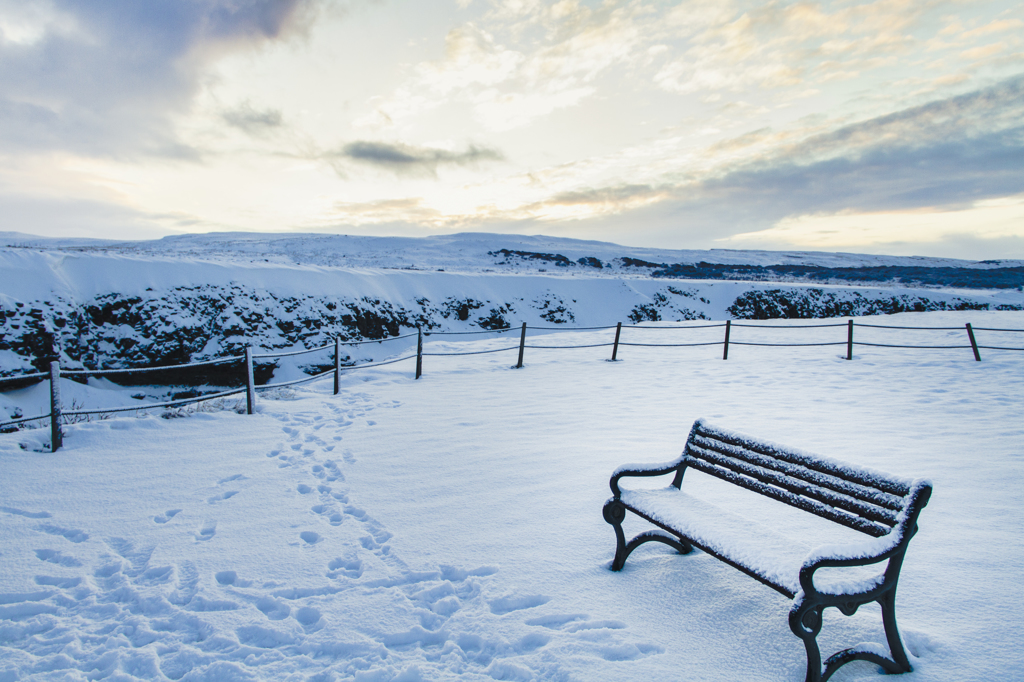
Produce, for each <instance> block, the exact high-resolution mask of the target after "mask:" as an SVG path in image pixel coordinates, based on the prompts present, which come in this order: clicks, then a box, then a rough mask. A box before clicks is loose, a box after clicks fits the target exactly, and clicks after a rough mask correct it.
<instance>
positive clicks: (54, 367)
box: [50, 360, 64, 452]
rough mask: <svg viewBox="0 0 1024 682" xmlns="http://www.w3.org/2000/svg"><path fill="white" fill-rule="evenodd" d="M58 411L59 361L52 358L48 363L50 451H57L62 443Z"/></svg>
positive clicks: (59, 406)
mask: <svg viewBox="0 0 1024 682" xmlns="http://www.w3.org/2000/svg"><path fill="white" fill-rule="evenodd" d="M60 412H61V404H60V362H59V361H57V360H54V361H53V362H51V363H50V452H57V450H59V449H60V447H61V446H62V445H64V432H63V431H62V430H61V425H60V419H61V414H60Z"/></svg>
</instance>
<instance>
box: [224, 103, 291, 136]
mask: <svg viewBox="0 0 1024 682" xmlns="http://www.w3.org/2000/svg"><path fill="white" fill-rule="evenodd" d="M221 117H222V118H223V119H224V122H225V123H227V124H228V125H230V126H234V127H235V128H238V129H240V130H242V131H244V132H246V133H248V134H250V135H257V136H258V135H263V134H265V133H268V132H270V131H272V130H274V129H275V128H280V127H281V125H282V124H283V120H284V119H283V116H282V115H281V110H280V109H263V110H258V109H255V108H254V107H253V106H252V104H250V103H249V102H245V103H244V104H242V105H240V106H238V107H236V108H234V109H228V110H227V111H224V112H223V113H222V114H221Z"/></svg>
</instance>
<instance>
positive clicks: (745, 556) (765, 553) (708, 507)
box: [619, 486, 881, 598]
mask: <svg viewBox="0 0 1024 682" xmlns="http://www.w3.org/2000/svg"><path fill="white" fill-rule="evenodd" d="M619 499H620V500H621V501H622V503H623V504H625V505H626V507H628V508H629V509H630V511H632V512H633V513H635V514H637V515H639V516H643V517H645V518H646V519H647V520H648V521H650V522H651V523H654V524H655V525H657V526H659V527H661V528H666V529H667V528H671V529H672V532H674V533H677V534H678V535H681V536H682V537H683V538H684V539H685V540H686V541H687V542H689V543H690V544H692V545H695V546H696V547H698V548H700V549H701V550H703V551H705V552H707V553H709V554H713V555H715V556H716V557H718V558H719V559H721V560H722V561H725V562H726V563H729V564H732V565H737V566H738V567H741V570H742V569H749V570H750V571H751V572H753V573H756V575H755V576H753V577H755V578H756V579H758V580H760V581H761V582H763V583H765V584H766V585H769V586H770V587H773V588H775V589H776V590H778V591H779V592H781V593H783V594H785V595H786V596H788V597H790V598H792V597H793V596H795V595H796V594H797V593H798V592H799V591H800V569H801V568H802V567H803V565H804V564H805V563H806V561H807V559H808V558H809V557H811V556H814V555H817V554H828V555H829V556H834V555H835V553H836V551H837V550H838V549H839V548H845V549H846V550H847V552H846V553H847V554H852V553H855V552H856V553H863V552H862V551H858V550H860V549H861V548H863V546H864V545H863V543H857V544H856V545H852V544H847V545H843V544H838V545H835V546H833V545H824V546H818V547H813V546H812V545H810V544H807V543H805V542H801V541H799V540H795V539H793V538H792V537H789V536H787V535H783V534H782V533H779V532H777V531H775V530H773V529H772V528H770V527H769V526H766V525H764V524H761V523H758V522H757V521H752V520H751V519H750V518H748V517H745V516H741V515H739V514H736V513H733V512H731V511H729V510H728V509H724V508H722V507H719V506H717V505H715V504H712V503H710V502H706V501H705V500H702V499H700V498H697V497H694V496H692V495H689V494H687V493H685V492H682V491H680V490H677V489H675V488H673V487H672V486H669V487H667V488H662V489H658V490H623V491H622V496H621V497H620V498H619ZM868 542H870V541H868ZM812 550H816V551H814V552H813V554H812ZM880 579H881V571H880V570H877V569H875V570H871V569H870V568H868V567H861V566H852V567H849V568H845V569H843V570H842V572H841V573H840V572H834V573H832V574H824V573H823V574H819V575H816V576H815V578H814V586H815V588H816V589H817V591H818V592H821V593H824V594H846V593H849V592H850V591H851V585H852V584H854V583H856V584H858V585H862V586H865V587H867V586H870V585H872V584H875V583H877V581H878V580H880Z"/></svg>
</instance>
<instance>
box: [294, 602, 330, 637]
mask: <svg viewBox="0 0 1024 682" xmlns="http://www.w3.org/2000/svg"><path fill="white" fill-rule="evenodd" d="M293 615H294V617H295V620H297V621H299V623H300V624H301V625H302V628H303V629H304V630H305V631H306V632H310V631H312V630H314V629H319V628H316V626H317V625H318V624H319V623H320V620H321V618H323V616H322V615H321V613H320V612H319V611H317V610H316V609H314V608H313V607H312V606H303V607H301V608H299V609H298V610H296V611H295V613H294V614H293Z"/></svg>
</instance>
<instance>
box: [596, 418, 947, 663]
mask: <svg viewBox="0 0 1024 682" xmlns="http://www.w3.org/2000/svg"><path fill="white" fill-rule="evenodd" d="M687 468H692V469H696V470H698V471H702V472H704V473H706V474H710V475H712V476H715V477H717V478H719V479H722V480H724V481H727V482H729V483H732V484H734V485H737V486H741V487H743V488H746V489H748V490H752V491H754V492H756V493H759V494H761V495H764V496H766V497H769V498H772V499H775V500H778V501H779V502H783V503H785V504H787V505H789V506H791V507H795V508H797V509H801V510H804V511H807V512H810V513H811V514H815V515H816V516H819V517H822V518H825V519H828V520H829V521H833V522H835V523H838V524H841V525H842V526H846V527H848V528H852V529H854V530H857V531H860V532H861V533H864V534H865V535H866V536H868V537H866V538H860V537H859V536H854V537H853V538H852V540H850V541H849V542H846V543H841V542H840V543H837V542H835V541H834V539H833V541H831V542H829V543H827V544H821V542H820V541H818V542H817V543H816V542H815V540H814V539H813V538H806V540H808V541H809V542H800V541H798V540H793V539H791V538H789V537H786V536H784V535H782V534H780V533H778V532H776V531H775V530H773V529H772V528H769V527H767V526H765V525H763V524H761V523H758V522H757V521H755V520H752V519H751V518H748V517H744V516H743V515H742V514H738V513H736V510H735V509H724V508H722V507H720V506H716V505H713V504H710V503H708V502H706V501H703V500H700V499H698V498H696V497H694V496H691V495H688V494H687V493H686V492H683V491H681V490H680V485H681V484H682V481H683V474H684V473H685V471H686V469H687ZM666 474H674V477H673V479H672V484H671V486H669V487H667V488H662V489H657V490H650V489H643V490H622V489H620V487H619V480H620V479H621V478H623V477H627V476H660V475H666ZM609 484H610V485H611V489H612V493H613V494H614V497H612V498H611V499H610V500H608V501H607V502H606V503H605V505H604V518H605V520H606V521H607V522H608V523H610V524H611V525H612V526H613V527H614V528H615V537H616V542H617V545H616V549H615V559H614V561H613V562H612V570H613V571H618V570H620V569H622V567H623V565H624V564H625V562H626V558H627V557H628V556H629V555H630V553H631V552H632V551H633V550H634V549H636V548H637V547H638V546H639V545H641V544H643V543H645V542H650V541H652V540H654V541H658V542H663V543H665V544H667V545H669V546H671V547H674V548H675V549H676V550H678V551H679V552H680V553H682V554H687V553H689V552H690V551H692V549H693V547H699V548H700V549H702V550H703V551H705V552H707V553H708V554H710V555H712V556H714V557H716V558H717V559H719V560H721V561H723V562H725V563H727V564H729V565H730V566H733V567H735V568H737V569H739V570H740V571H743V572H744V573H746V574H747V575H749V576H751V577H752V578H754V579H756V580H759V581H760V582H762V583H764V584H765V585H767V586H768V587H771V588H773V589H775V590H777V591H778V592H780V593H782V594H784V595H786V596H787V597H789V598H790V599H792V600H793V606H792V608H791V609H790V612H789V627H790V629H791V630H792V631H793V633H794V634H795V635H796V636H797V637H799V638H801V639H802V640H803V642H804V646H805V648H806V649H807V677H806V680H807V682H823V681H824V680H827V679H828V678H829V677H831V676H832V674H833V673H834V672H835V671H836V670H837V669H838V668H839V667H840V666H842V665H845V664H846V663H849V662H850V661H855V660H866V661H872V662H874V663H876V664H878V665H880V666H882V667H883V668H885V670H886V671H887V672H890V673H902V672H909V671H910V670H911V667H910V661H909V660H908V659H907V654H906V652H905V651H904V649H903V643H902V641H901V639H900V635H899V631H898V630H897V628H896V583H897V581H898V580H899V574H900V567H901V566H902V564H903V557H904V554H905V553H906V551H907V545H908V544H909V542H910V538H912V537H913V536H914V534H915V533H916V532H917V517H918V515H919V514H920V513H921V510H922V509H923V508H924V506H925V505H926V504H927V503H928V498H929V496H930V495H931V491H932V487H931V484H930V483H929V482H928V481H926V480H923V479H917V480H913V481H911V480H907V479H902V478H897V477H894V476H889V475H886V474H881V473H878V472H874V471H868V470H865V469H861V468H857V467H854V466H850V465H848V464H843V463H841V462H836V461H833V460H828V459H825V458H822V457H818V456H815V455H811V454H808V453H803V452H798V451H795V450H792V449H788V448H784V447H780V446H777V445H773V444H770V443H765V442H760V441H757V440H755V439H752V438H749V437H747V436H743V435H740V434H736V433H731V432H728V431H725V430H723V429H720V428H716V427H713V426H711V425H709V424H707V423H705V422H704V421H703V420H697V421H696V422H694V424H693V428H692V429H691V430H690V436H689V438H688V439H687V441H686V447H685V449H684V450H683V454H682V455H681V456H680V457H679V458H678V459H677V460H675V461H673V462H669V463H666V464H661V465H626V466H622V467H619V468H618V469H617V470H616V471H615V473H614V474H613V475H612V478H611V481H610V482H609ZM627 511H631V512H633V513H634V514H636V515H637V516H640V517H642V518H644V519H646V520H647V521H649V522H650V523H653V524H654V525H656V526H658V527H660V528H661V529H662V530H651V531H648V532H645V533H641V534H640V535H637V536H636V537H635V538H633V539H632V540H630V541H629V542H626V537H625V535H624V534H623V531H622V522H623V520H624V519H625V517H626V512H627ZM882 562H887V563H885V564H882ZM872 565H875V566H872ZM838 567H862V568H860V569H856V568H845V570H835V569H836V568H838ZM863 567H868V568H863ZM822 568H828V569H832V570H826V571H822V574H821V575H819V576H817V577H815V575H814V573H815V571H817V570H818V569H822ZM869 602H878V603H879V605H880V606H881V607H882V622H883V624H884V626H885V636H886V640H887V641H888V645H889V652H886V651H885V647H883V646H881V645H878V644H871V643H868V644H858V645H857V646H855V647H852V648H850V649H845V650H843V651H840V652H838V653H836V654H834V655H833V656H831V657H829V658H828V660H826V661H825V663H824V665H822V662H821V653H820V651H819V650H818V644H817V641H816V638H817V635H818V633H819V632H820V631H821V624H822V611H824V609H826V608H827V607H829V606H835V607H836V608H838V609H839V610H840V611H841V612H842V613H844V614H846V615H847V616H850V615H853V613H854V612H855V611H856V610H857V608H858V607H859V606H861V605H863V604H867V603H869ZM887 653H889V654H890V656H891V657H887V656H886V654H887Z"/></svg>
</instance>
